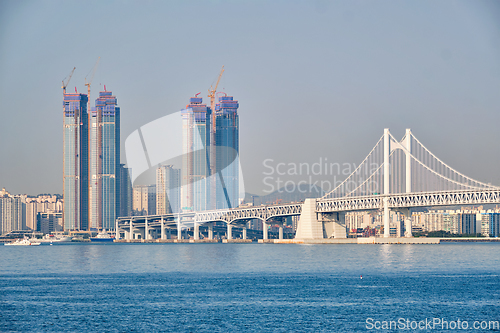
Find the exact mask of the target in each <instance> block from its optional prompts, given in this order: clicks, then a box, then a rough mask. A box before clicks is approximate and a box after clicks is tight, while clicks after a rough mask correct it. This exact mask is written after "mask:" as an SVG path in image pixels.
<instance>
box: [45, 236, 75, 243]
mask: <svg viewBox="0 0 500 333" xmlns="http://www.w3.org/2000/svg"><path fill="white" fill-rule="evenodd" d="M72 239H73V237H71V236H66V235H45V236H44V237H43V238H42V239H40V242H42V243H52V242H54V243H59V242H71V240H72Z"/></svg>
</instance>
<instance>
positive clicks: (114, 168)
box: [89, 91, 120, 230]
mask: <svg viewBox="0 0 500 333" xmlns="http://www.w3.org/2000/svg"><path fill="white" fill-rule="evenodd" d="M90 119H91V120H90V122H91V127H90V149H89V151H90V161H91V167H90V175H91V179H90V189H89V191H90V192H89V200H90V202H91V206H90V212H91V214H90V221H91V223H90V227H91V228H92V229H99V230H100V229H108V230H109V229H114V228H115V220H116V217H117V216H118V214H119V211H120V206H119V205H120V108H119V107H118V106H117V100H116V97H115V96H113V93H112V92H111V91H101V92H99V97H98V98H97V99H96V101H95V107H93V108H92V110H91V117H90Z"/></svg>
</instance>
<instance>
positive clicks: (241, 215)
mask: <svg viewBox="0 0 500 333" xmlns="http://www.w3.org/2000/svg"><path fill="white" fill-rule="evenodd" d="M301 212H302V203H292V204H282V205H268V206H251V207H241V208H231V209H217V210H208V211H202V212H196V213H180V214H164V215H143V216H127V217H119V218H117V221H118V223H119V224H120V225H121V224H128V223H129V222H130V221H132V222H133V223H140V222H142V221H144V220H146V219H147V220H148V223H155V222H159V221H160V220H161V219H162V218H163V220H164V224H165V225H167V224H168V225H170V224H171V225H175V224H176V223H177V222H176V219H178V218H180V219H181V220H184V221H189V220H190V221H192V222H195V223H199V224H203V223H208V222H215V221H223V222H226V223H232V222H233V221H236V220H245V219H260V220H263V221H266V220H268V219H269V218H271V217H278V216H293V215H300V213H301Z"/></svg>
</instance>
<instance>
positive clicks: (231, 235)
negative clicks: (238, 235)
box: [226, 223, 233, 239]
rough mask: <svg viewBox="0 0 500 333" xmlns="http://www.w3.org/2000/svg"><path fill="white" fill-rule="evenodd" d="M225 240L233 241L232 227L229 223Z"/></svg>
mask: <svg viewBox="0 0 500 333" xmlns="http://www.w3.org/2000/svg"><path fill="white" fill-rule="evenodd" d="M226 238H227V239H233V225H232V224H231V223H228V224H227V237H226Z"/></svg>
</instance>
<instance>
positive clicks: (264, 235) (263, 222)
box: [262, 220, 268, 239]
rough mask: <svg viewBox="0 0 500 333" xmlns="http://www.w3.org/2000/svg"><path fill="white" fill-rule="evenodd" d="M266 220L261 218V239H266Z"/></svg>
mask: <svg viewBox="0 0 500 333" xmlns="http://www.w3.org/2000/svg"><path fill="white" fill-rule="evenodd" d="M266 222H267V221H266V220H262V239H268V235H267V223H266Z"/></svg>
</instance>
